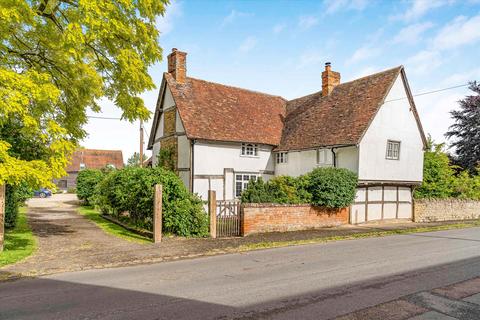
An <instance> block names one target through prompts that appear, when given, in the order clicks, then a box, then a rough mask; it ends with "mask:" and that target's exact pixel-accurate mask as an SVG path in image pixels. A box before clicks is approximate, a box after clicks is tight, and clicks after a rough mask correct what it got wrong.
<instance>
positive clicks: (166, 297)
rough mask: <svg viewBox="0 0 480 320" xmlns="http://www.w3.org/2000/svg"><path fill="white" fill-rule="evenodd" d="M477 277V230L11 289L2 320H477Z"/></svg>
mask: <svg viewBox="0 0 480 320" xmlns="http://www.w3.org/2000/svg"><path fill="white" fill-rule="evenodd" d="M479 277H480V228H470V229H462V230H449V231H439V232H430V233H419V234H409V235H398V236H390V237H385V238H369V239H359V240H351V241H339V242H331V243H325V244H314V245H304V246H297V247H286V248H278V249H269V250H262V251H252V252H248V253H243V254H231V255H221V256H215V257H204V258H199V259H194V260H182V261H172V262H166V263H159V264H150V265H142V266H133V267H121V268H115V269H102V270H88V271H82V272H73V273H63V274H56V275H50V276H44V277H39V278H37V279H24V280H19V281H14V282H4V283H0V318H5V319H332V318H336V317H341V316H343V319H348V320H351V319H352V320H353V319H366V320H367V319H368V320H377V319H378V320H380V319H397V320H401V319H410V318H413V319H449V320H452V319H479V318H480V312H479V305H478V304H477V303H479V302H480V301H479V295H478V293H479V292H480V278H479ZM464 281H466V282H464ZM379 304H380V305H379ZM374 306H376V307H374ZM365 308H367V309H365ZM414 317H417V318H414Z"/></svg>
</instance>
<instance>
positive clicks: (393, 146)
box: [386, 140, 400, 160]
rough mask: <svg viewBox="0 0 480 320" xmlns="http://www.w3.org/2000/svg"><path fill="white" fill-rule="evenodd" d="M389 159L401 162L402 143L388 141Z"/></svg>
mask: <svg viewBox="0 0 480 320" xmlns="http://www.w3.org/2000/svg"><path fill="white" fill-rule="evenodd" d="M386 158H387V159H389V160H399V159H400V141H392V140H387V156H386Z"/></svg>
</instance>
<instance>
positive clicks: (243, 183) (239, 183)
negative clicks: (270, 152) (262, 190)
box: [235, 173, 257, 197]
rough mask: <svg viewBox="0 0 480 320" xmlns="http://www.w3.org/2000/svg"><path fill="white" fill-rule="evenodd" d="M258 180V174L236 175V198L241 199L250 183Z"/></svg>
mask: <svg viewBox="0 0 480 320" xmlns="http://www.w3.org/2000/svg"><path fill="white" fill-rule="evenodd" d="M250 180H252V181H256V180H257V175H256V174H251V173H237V174H235V197H240V196H241V195H242V192H243V190H245V189H246V188H247V186H248V183H249V182H250Z"/></svg>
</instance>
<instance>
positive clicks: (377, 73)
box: [339, 65, 404, 86]
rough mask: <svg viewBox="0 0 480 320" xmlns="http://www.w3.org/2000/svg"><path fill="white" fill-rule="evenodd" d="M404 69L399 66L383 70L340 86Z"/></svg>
mask: <svg viewBox="0 0 480 320" xmlns="http://www.w3.org/2000/svg"><path fill="white" fill-rule="evenodd" d="M402 68H404V67H403V65H399V66H396V67H393V68H389V69H385V70H382V71H378V72H375V73H372V74H369V75H366V76H363V77H360V78H357V79H353V80H350V81H347V82H343V83H340V84H339V86H341V85H343V84H348V83H352V82H355V81H359V80H363V79H365V78H370V77H373V76H376V75H379V74H381V73H385V72H389V71H392V70H395V69H402Z"/></svg>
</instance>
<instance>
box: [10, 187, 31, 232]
mask: <svg viewBox="0 0 480 320" xmlns="http://www.w3.org/2000/svg"><path fill="white" fill-rule="evenodd" d="M31 197H32V190H31V189H30V188H29V187H28V186H27V185H26V184H20V185H7V186H6V188H5V228H8V229H9V228H13V227H15V224H16V221H17V216H18V209H19V207H20V206H21V205H23V204H24V203H25V201H26V200H27V199H28V198H31Z"/></svg>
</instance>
